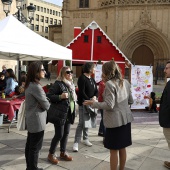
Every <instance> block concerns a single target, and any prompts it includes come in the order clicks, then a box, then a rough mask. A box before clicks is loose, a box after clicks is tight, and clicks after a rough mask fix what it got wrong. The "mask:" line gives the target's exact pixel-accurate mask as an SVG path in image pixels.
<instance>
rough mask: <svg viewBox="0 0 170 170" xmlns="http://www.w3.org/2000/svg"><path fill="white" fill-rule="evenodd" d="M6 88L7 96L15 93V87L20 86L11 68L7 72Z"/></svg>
mask: <svg viewBox="0 0 170 170" xmlns="http://www.w3.org/2000/svg"><path fill="white" fill-rule="evenodd" d="M6 77H7V81H6V88H5V94H6V95H10V94H11V93H13V92H15V87H16V86H18V82H17V78H16V76H15V74H14V71H13V70H12V69H11V68H9V69H7V70H6Z"/></svg>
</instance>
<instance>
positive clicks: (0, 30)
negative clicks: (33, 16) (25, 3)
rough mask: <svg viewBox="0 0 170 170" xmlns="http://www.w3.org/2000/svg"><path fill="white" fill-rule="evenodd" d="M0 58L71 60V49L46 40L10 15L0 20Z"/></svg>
mask: <svg viewBox="0 0 170 170" xmlns="http://www.w3.org/2000/svg"><path fill="white" fill-rule="evenodd" d="M0 59H5V60H18V61H35V60H41V61H43V60H72V50H70V49H68V48H66V47H63V46H61V45H58V44H56V43H54V42H51V41H49V40H47V39H46V38H44V37H42V36H40V35H39V34H37V33H35V32H34V31H32V30H30V29H29V28H27V27H26V26H25V25H24V24H22V23H21V22H20V21H18V20H17V19H16V18H15V17H14V16H12V15H10V16H8V17H6V18H5V19H3V20H1V21H0Z"/></svg>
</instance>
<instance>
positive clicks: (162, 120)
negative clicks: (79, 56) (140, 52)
mask: <svg viewBox="0 0 170 170" xmlns="http://www.w3.org/2000/svg"><path fill="white" fill-rule="evenodd" d="M164 72H165V74H166V77H167V78H170V60H169V61H168V62H167V63H166V67H165V69H164ZM159 124H160V126H161V127H163V133H164V136H165V139H166V141H167V143H168V146H169V148H170V81H168V82H167V83H166V86H165V88H164V90H163V93H162V96H161V101H160V110H159ZM164 166H165V167H167V168H168V169H170V162H169V161H165V162H164Z"/></svg>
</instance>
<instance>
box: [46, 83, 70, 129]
mask: <svg viewBox="0 0 170 170" xmlns="http://www.w3.org/2000/svg"><path fill="white" fill-rule="evenodd" d="M59 86H60V88H61V89H62V92H64V91H67V89H66V87H65V86H64V85H63V83H62V82H59ZM68 105H69V103H68V100H61V101H59V102H57V103H51V105H50V108H49V110H48V111H47V122H50V123H53V124H55V125H58V126H62V125H64V124H65V122H66V119H67V114H68V109H69V106H68Z"/></svg>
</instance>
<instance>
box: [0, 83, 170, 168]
mask: <svg viewBox="0 0 170 170" xmlns="http://www.w3.org/2000/svg"><path fill="white" fill-rule="evenodd" d="M43 83H46V82H45V81H44V82H42V84H43ZM163 87H164V85H163V84H160V85H157V86H155V87H154V89H157V91H160V92H161V91H162V89H163ZM133 115H134V118H135V120H134V121H133V123H132V141H133V144H132V146H130V147H128V148H127V162H126V168H125V170H166V169H167V168H165V167H164V166H163V161H165V160H170V151H169V149H168V146H167V143H166V141H165V138H164V136H163V133H162V128H161V127H160V126H159V123H158V113H147V112H145V111H133ZM77 123H78V116H77V117H76V122H75V124H74V125H72V127H71V131H70V135H69V140H68V145H67V151H68V152H69V154H70V155H71V156H73V159H74V160H73V161H72V162H66V161H62V160H61V161H60V163H59V164H58V165H52V164H50V163H49V162H48V160H47V155H48V150H49V146H50V142H51V139H52V137H53V135H54V128H53V125H52V124H47V128H46V131H45V136H44V142H43V147H42V150H41V153H40V159H39V167H42V168H44V169H45V170H109V169H110V167H109V150H107V149H105V148H104V147H103V144H102V138H101V137H99V136H98V135H97V134H98V127H97V128H95V129H90V130H89V139H90V141H91V142H92V143H93V146H92V147H87V146H85V145H84V144H82V143H80V144H79V151H78V152H77V153H75V152H72V146H73V141H74V135H75V130H76V127H77ZM26 135H27V132H26V131H18V130H17V129H16V125H15V124H14V125H13V126H12V127H11V129H10V133H7V124H3V125H2V126H0V170H25V158H24V147H25V141H26ZM59 153H60V152H59V148H58V150H57V154H58V155H59Z"/></svg>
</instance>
